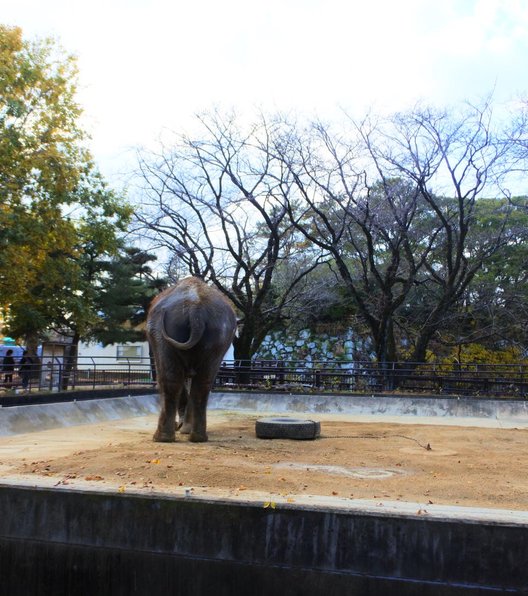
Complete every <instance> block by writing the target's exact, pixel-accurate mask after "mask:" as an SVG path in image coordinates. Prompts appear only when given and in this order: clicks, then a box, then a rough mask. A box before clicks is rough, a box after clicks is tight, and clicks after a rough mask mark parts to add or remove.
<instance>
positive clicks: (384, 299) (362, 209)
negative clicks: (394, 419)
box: [274, 123, 434, 364]
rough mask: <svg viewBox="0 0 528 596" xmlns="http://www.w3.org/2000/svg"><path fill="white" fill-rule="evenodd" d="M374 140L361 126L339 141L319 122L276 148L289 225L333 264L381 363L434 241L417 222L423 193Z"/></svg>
mask: <svg viewBox="0 0 528 596" xmlns="http://www.w3.org/2000/svg"><path fill="white" fill-rule="evenodd" d="M370 134H371V133H370V132H369V129H368V128H367V126H366V125H365V124H364V125H363V126H361V127H359V126H358V127H355V130H354V131H353V133H352V135H351V136H350V137H347V138H346V139H342V138H339V137H338V136H337V135H333V134H332V133H331V131H330V130H329V128H328V127H326V126H323V125H322V124H320V123H319V124H317V125H315V126H313V127H312V128H311V129H310V130H309V132H308V133H307V134H305V135H300V134H298V133H295V132H293V131H291V130H290V131H289V132H288V133H287V134H285V135H283V136H282V138H281V139H279V140H278V141H277V142H276V143H275V146H274V150H275V151H276V154H277V155H278V156H280V159H281V160H282V161H283V163H284V166H285V168H287V170H288V172H289V174H290V177H291V179H292V184H291V185H290V186H288V187H285V186H284V185H281V190H282V191H283V200H284V204H285V205H286V206H287V208H288V214H289V217H290V221H291V222H292V225H293V226H294V227H295V228H296V229H297V230H298V231H299V232H300V233H302V234H303V236H304V237H305V238H306V239H307V240H308V241H309V242H310V243H311V244H313V245H314V246H317V247H319V249H320V250H321V251H322V253H323V254H324V255H325V256H327V257H328V258H329V259H330V260H331V262H332V263H333V266H334V267H335V269H336V271H337V272H338V274H339V276H340V277H341V278H342V280H343V282H344V284H345V287H346V289H347V291H348V294H349V297H350V300H351V301H353V302H354V303H355V304H356V305H357V310H358V313H359V316H360V317H361V318H362V320H363V321H364V323H365V324H366V326H367V328H368V330H369V333H370V336H371V338H372V341H373V346H374V350H375V353H376V357H377V360H378V362H379V363H382V364H384V363H387V362H391V361H394V360H396V357H397V349H396V342H395V335H394V318H395V315H396V313H397V311H398V309H399V308H400V306H401V305H402V304H403V302H404V300H405V298H406V296H407V295H408V293H409V291H410V289H411V287H412V285H413V284H414V283H415V280H416V276H417V273H418V271H419V269H420V267H422V266H423V263H424V261H425V259H426V256H427V254H428V251H429V250H430V248H431V245H432V240H428V238H426V236H425V233H424V230H423V229H422V230H420V228H419V227H418V226H416V224H415V222H416V220H417V219H418V218H419V217H420V215H421V210H422V206H421V203H420V198H421V196H420V190H419V187H418V186H417V185H416V184H414V183H412V182H408V181H404V180H401V179H399V178H395V177H393V176H390V175H387V174H385V172H384V171H383V170H382V168H381V167H380V163H379V161H378V156H377V155H376V153H375V151H374V148H373V146H372V144H371V140H370ZM428 232H429V230H428ZM432 238H434V234H433V235H432Z"/></svg>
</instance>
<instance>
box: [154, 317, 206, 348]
mask: <svg viewBox="0 0 528 596" xmlns="http://www.w3.org/2000/svg"><path fill="white" fill-rule="evenodd" d="M165 315H166V311H163V314H162V317H161V335H162V336H163V339H164V340H165V341H166V342H167V343H169V344H170V345H171V346H172V347H174V348H176V349H177V350H190V349H191V348H194V346H195V345H196V344H197V343H198V342H199V341H200V340H201V339H202V336H203V334H204V331H205V321H204V320H203V319H202V317H200V316H198V317H189V323H190V326H191V333H190V335H189V339H188V340H187V341H184V342H181V341H177V340H176V339H174V338H172V337H171V336H170V335H169V334H168V333H167V330H166V328H165Z"/></svg>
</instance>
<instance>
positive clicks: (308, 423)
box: [255, 418, 321, 439]
mask: <svg viewBox="0 0 528 596" xmlns="http://www.w3.org/2000/svg"><path fill="white" fill-rule="evenodd" d="M255 432H256V433H257V437H258V438H259V439H317V437H319V436H320V434H321V423H320V422H315V421H314V420H299V419H298V418H261V419H260V420H257V422H256V423H255Z"/></svg>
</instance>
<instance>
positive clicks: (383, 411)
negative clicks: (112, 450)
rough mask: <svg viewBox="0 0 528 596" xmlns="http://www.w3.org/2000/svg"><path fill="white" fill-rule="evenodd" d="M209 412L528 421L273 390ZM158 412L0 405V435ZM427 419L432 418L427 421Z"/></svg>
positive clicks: (514, 410)
mask: <svg viewBox="0 0 528 596" xmlns="http://www.w3.org/2000/svg"><path fill="white" fill-rule="evenodd" d="M209 408H210V409H211V410H235V411H237V410H238V411H244V410H246V411H252V412H261V413H270V412H273V413H289V414H302V415H309V414H346V415H349V416H358V419H359V417H361V416H375V417H376V418H377V419H379V420H382V419H385V420H391V419H398V420H399V421H402V422H403V421H404V420H407V421H412V419H416V417H428V418H433V419H434V418H437V419H440V418H442V421H445V420H453V421H455V419H456V418H463V419H464V422H463V423H464V424H471V423H472V421H473V422H474V423H475V424H480V423H481V421H490V423H493V424H494V425H498V424H500V423H501V422H503V423H504V424H506V423H510V424H519V425H526V424H528V402H526V401H515V400H493V399H472V398H460V399H458V398H452V399H449V398H432V397H431V398H426V397H404V396H398V397H395V396H364V395H340V396H332V395H295V394H294V395H285V394H273V393H261V394H257V393H212V394H211V397H210V400H209ZM158 412H159V399H158V396H157V395H156V394H152V393H151V394H148V395H127V396H124V397H115V398H105V399H94V400H89V401H72V402H66V403H54V404H42V405H38V404H36V405H22V406H12V407H0V436H6V435H13V434H18V433H24V432H33V431H38V430H47V429H51V428H58V427H61V426H74V425H77V424H91V423H95V422H101V421H104V420H119V419H122V418H132V417H134V416H146V415H149V414H157V413H158ZM429 422H431V421H430V420H429Z"/></svg>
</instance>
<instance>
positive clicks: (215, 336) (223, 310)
mask: <svg viewBox="0 0 528 596" xmlns="http://www.w3.org/2000/svg"><path fill="white" fill-rule="evenodd" d="M236 327H237V319H236V315H235V312H234V309H233V306H232V304H231V303H230V302H229V300H228V299H227V298H226V297H225V296H224V295H223V294H222V293H221V292H220V291H219V290H217V289H216V288H213V287H211V286H209V285H207V284H206V283H204V282H203V281H202V280H200V279H198V278H196V277H190V278H186V279H183V280H181V281H180V282H178V283H177V284H176V285H175V286H172V287H170V288H168V289H167V290H165V291H164V292H162V293H161V294H160V295H159V296H157V297H156V298H155V299H154V301H153V302H152V305H151V307H150V309H149V314H148V317H147V339H148V341H149V344H150V347H151V350H152V352H153V354H154V360H155V364H156V374H157V382H158V390H159V393H160V397H161V412H160V416H159V421H158V428H157V430H156V432H155V433H154V440H155V441H163V442H172V441H175V440H176V430H177V426H176V415H177V414H178V419H179V428H180V430H181V432H182V433H184V434H189V440H190V441H193V442H203V441H207V418H206V409H207V400H208V398H209V393H210V391H211V388H212V386H213V383H214V379H215V377H216V375H217V373H218V369H219V368H220V364H221V363H222V359H223V357H224V355H225V353H226V352H227V350H228V348H229V346H230V345H231V342H232V341H233V337H234V335H235V332H236Z"/></svg>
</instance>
